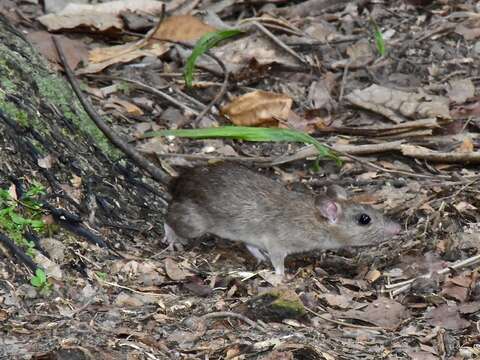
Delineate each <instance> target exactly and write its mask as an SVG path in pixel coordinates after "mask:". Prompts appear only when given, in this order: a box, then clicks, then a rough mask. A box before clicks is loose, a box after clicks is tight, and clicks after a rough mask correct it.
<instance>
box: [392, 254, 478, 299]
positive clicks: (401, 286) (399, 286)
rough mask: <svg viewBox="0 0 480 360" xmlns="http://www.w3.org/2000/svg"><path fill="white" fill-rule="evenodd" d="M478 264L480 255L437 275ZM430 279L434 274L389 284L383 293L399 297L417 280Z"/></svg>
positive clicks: (458, 263) (439, 271)
mask: <svg viewBox="0 0 480 360" xmlns="http://www.w3.org/2000/svg"><path fill="white" fill-rule="evenodd" d="M477 262H480V254H479V255H475V256H472V257H469V258H467V259H465V260H461V261H459V262H457V263H455V264H453V265H451V266H448V267H446V268H443V269H441V270H438V271H435V274H437V275H445V274H448V273H450V272H452V270H457V269H460V268H462V267H466V266H470V265H473V264H475V263H477ZM430 277H432V273H428V274H423V275H420V276H417V277H415V278H413V279H410V280H405V281H401V282H398V283H395V284H387V285H385V286H384V289H385V290H383V292H391V293H392V295H393V296H395V295H398V294H400V293H401V292H403V291H405V290H408V289H409V288H410V286H411V284H412V283H413V282H415V281H416V280H418V279H422V278H423V279H428V278H430Z"/></svg>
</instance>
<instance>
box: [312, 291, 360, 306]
mask: <svg viewBox="0 0 480 360" xmlns="http://www.w3.org/2000/svg"><path fill="white" fill-rule="evenodd" d="M318 297H319V299H320V300H323V301H324V302H325V303H326V304H327V305H328V306H330V307H334V308H339V309H351V308H352V303H353V301H352V299H351V297H347V296H345V295H336V294H330V293H326V294H320V295H319V296H318Z"/></svg>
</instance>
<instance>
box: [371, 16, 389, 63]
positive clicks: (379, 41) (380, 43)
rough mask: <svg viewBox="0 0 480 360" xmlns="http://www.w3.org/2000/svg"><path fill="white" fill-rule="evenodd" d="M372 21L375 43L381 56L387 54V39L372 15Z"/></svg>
mask: <svg viewBox="0 0 480 360" xmlns="http://www.w3.org/2000/svg"><path fill="white" fill-rule="evenodd" d="M370 23H371V24H372V27H373V33H374V36H375V44H376V46H377V51H378V53H379V54H380V56H384V55H385V40H384V39H383V34H382V32H381V31H380V28H379V27H378V25H377V23H376V22H375V20H373V18H372V17H370Z"/></svg>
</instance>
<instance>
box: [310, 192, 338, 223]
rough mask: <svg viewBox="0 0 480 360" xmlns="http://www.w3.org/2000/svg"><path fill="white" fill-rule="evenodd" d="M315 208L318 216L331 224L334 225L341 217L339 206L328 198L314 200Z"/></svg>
mask: <svg viewBox="0 0 480 360" xmlns="http://www.w3.org/2000/svg"><path fill="white" fill-rule="evenodd" d="M315 206H316V207H317V210H318V212H319V213H320V215H321V216H322V217H323V218H325V219H327V220H328V222H329V223H331V224H336V223H337V222H338V218H339V217H340V216H341V215H342V207H341V206H340V204H339V203H338V202H336V201H335V200H332V199H331V198H330V197H328V196H318V197H317V198H316V199H315Z"/></svg>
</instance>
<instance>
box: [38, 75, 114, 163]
mask: <svg viewBox="0 0 480 360" xmlns="http://www.w3.org/2000/svg"><path fill="white" fill-rule="evenodd" d="M34 80H35V82H36V83H37V85H38V89H39V92H40V94H41V97H42V98H45V99H48V100H49V101H50V102H51V103H52V104H54V105H56V106H57V107H58V108H59V109H60V111H61V112H62V114H63V115H64V116H65V117H66V118H67V119H68V120H70V121H71V122H72V123H74V124H75V125H76V126H77V127H78V128H79V129H81V130H82V131H84V132H85V133H87V134H88V135H90V136H91V137H92V138H93V139H95V141H96V143H97V145H98V146H99V147H100V148H101V149H102V151H104V152H105V153H106V154H107V155H108V156H110V157H111V158H116V157H118V156H119V155H120V153H119V152H118V151H117V150H116V149H115V148H114V147H113V146H112V145H111V144H110V143H109V142H108V140H107V138H106V137H105V136H104V135H103V133H102V132H101V131H100V129H99V128H98V127H97V126H96V125H95V123H94V122H93V121H92V120H91V119H90V117H89V116H88V115H87V114H86V113H85V111H84V110H83V108H82V107H81V105H80V103H79V101H78V99H77V98H76V97H75V96H74V94H73V92H72V90H71V89H70V87H69V86H68V85H67V83H66V82H65V81H64V80H63V79H60V78H59V77H57V76H56V75H53V74H51V75H49V76H43V75H42V76H39V75H38V74H37V75H35V76H34ZM74 110H75V112H74Z"/></svg>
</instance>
